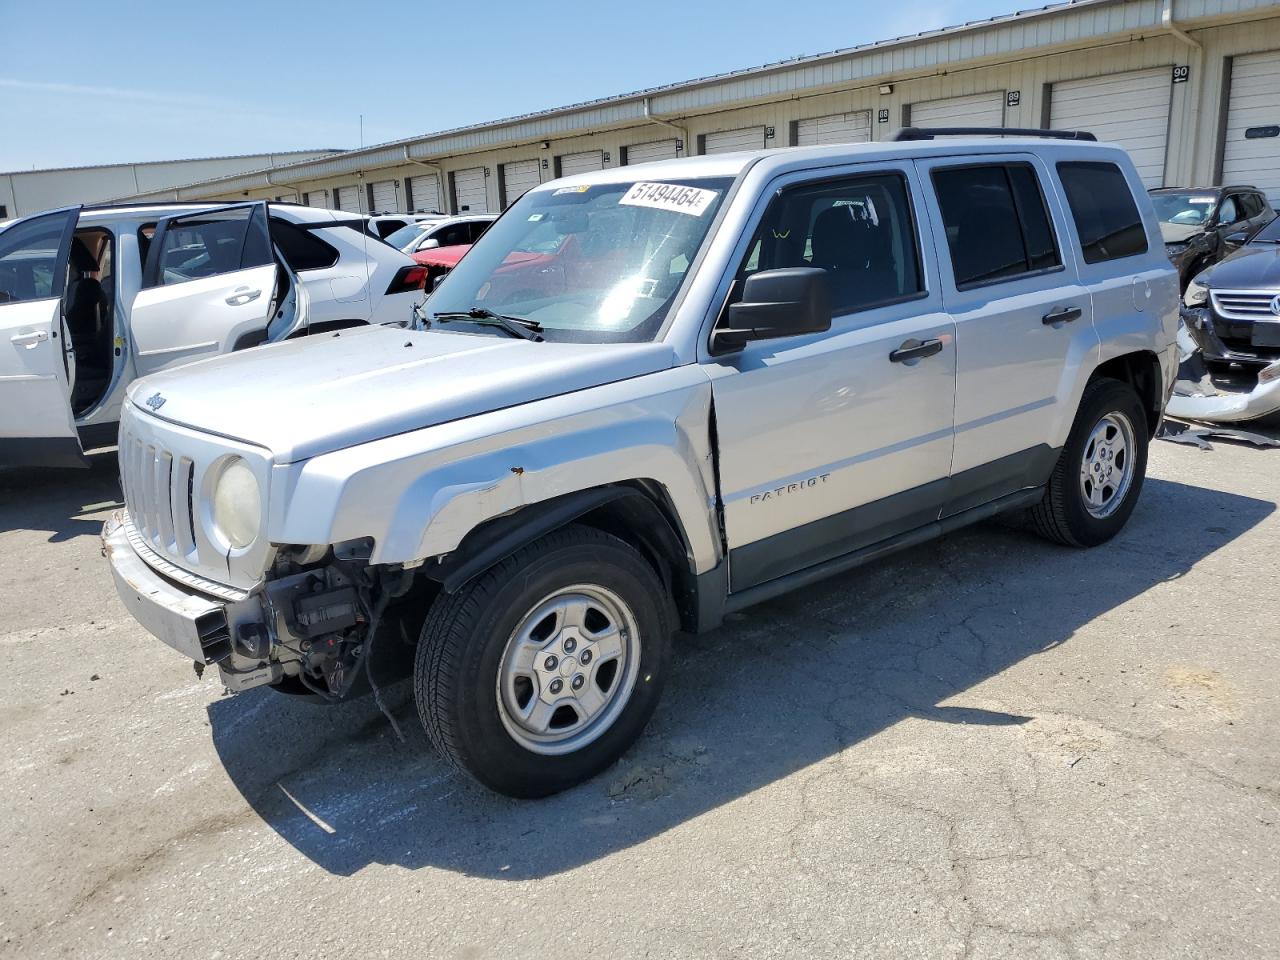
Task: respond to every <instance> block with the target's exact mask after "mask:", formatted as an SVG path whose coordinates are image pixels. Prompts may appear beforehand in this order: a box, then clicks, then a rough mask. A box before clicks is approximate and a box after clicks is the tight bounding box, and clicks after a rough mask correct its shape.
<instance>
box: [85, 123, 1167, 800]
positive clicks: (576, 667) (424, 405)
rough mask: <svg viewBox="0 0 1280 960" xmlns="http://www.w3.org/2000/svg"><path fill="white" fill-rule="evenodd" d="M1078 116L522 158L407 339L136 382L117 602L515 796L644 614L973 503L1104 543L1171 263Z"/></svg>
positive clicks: (748, 594)
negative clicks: (398, 724) (561, 166)
mask: <svg viewBox="0 0 1280 960" xmlns="http://www.w3.org/2000/svg"><path fill="white" fill-rule="evenodd" d="M951 132H954V131H951ZM1091 139H1092V138H1090V137H1088V136H1087V135H1074V136H1070V135H1063V134H1052V133H1050V132H1045V133H1044V134H1043V135H1041V136H1040V137H1005V138H996V137H987V136H959V137H946V138H936V139H935V138H932V137H931V136H930V135H929V134H927V133H920V132H915V133H909V134H908V138H905V139H903V140H901V141H899V142H886V143H874V144H861V145H845V146H836V147H818V148H802V149H791V150H775V151H765V152H755V153H741V154H731V155H721V156H708V157H695V158H690V159H682V160H673V161H668V162H664V163H658V164H649V165H640V166H634V167H632V166H627V167H621V168H617V169H610V170H602V171H597V172H594V173H590V174H586V175H583V176H577V177H572V178H568V179H565V180H558V181H555V182H554V183H547V184H544V185H542V186H541V187H539V188H537V189H535V190H533V191H531V192H529V193H527V194H525V195H524V196H523V197H522V198H521V199H520V200H519V201H518V202H517V203H516V204H515V205H514V206H513V207H511V209H509V210H508V211H507V212H506V213H505V214H504V215H503V216H502V218H501V219H500V220H498V221H497V222H496V223H495V224H494V225H493V226H492V227H491V228H490V229H489V231H488V232H487V233H486V234H485V235H484V237H483V238H481V239H480V241H479V242H478V243H477V244H476V246H475V247H474V248H473V249H472V251H471V252H470V253H469V254H468V255H467V256H466V257H465V258H464V259H463V260H462V261H461V262H460V263H459V265H458V266H457V268H456V269H454V271H453V272H452V273H451V274H449V275H448V277H447V278H446V279H445V280H444V282H443V284H442V285H441V286H440V287H439V288H438V289H437V290H436V291H435V292H434V293H433V294H432V296H431V297H430V299H429V300H428V301H427V302H426V304H425V306H424V307H423V308H422V309H421V311H420V313H421V316H420V317H419V321H418V323H417V329H410V330H406V329H400V328H389V327H386V328H370V329H361V330H343V331H340V332H337V333H333V334H329V335H325V336H323V337H318V338H310V339H307V340H299V341H294V342H287V343H282V344H278V345H272V346H264V347H259V348H255V349H252V350H248V351H245V352H243V353H240V354H236V355H234V356H227V357H222V358H218V359H213V360H209V361H206V362H202V363H199V364H195V365H193V366H190V367H186V368H184V369H181V370H176V371H173V372H171V373H162V374H160V375H157V376H153V377H149V378H147V379H145V380H143V381H140V382H138V383H137V384H135V385H134V387H133V389H132V391H131V394H130V398H129V402H128V403H126V405H125V406H126V409H125V411H124V414H123V417H122V420H121V425H120V453H119V457H120V468H121V473H122V476H123V484H124V491H125V503H126V509H125V510H123V511H121V512H119V513H118V514H117V515H116V516H114V517H113V518H112V519H111V521H110V522H109V523H108V524H107V526H106V529H105V531H104V534H103V536H104V540H105V545H106V552H107V554H108V555H109V557H110V564H111V568H112V571H113V573H114V576H115V581H116V584H117V587H118V590H119V593H120V596H121V598H122V599H123V601H124V603H125V605H126V606H127V607H128V608H129V610H130V611H131V612H132V613H133V615H134V616H135V617H136V618H137V619H138V621H139V622H140V623H141V624H142V625H143V626H144V627H146V629H148V630H149V631H150V632H152V633H153V634H155V635H156V636H157V637H159V638H160V639H161V640H163V641H164V642H165V643H167V644H168V645H170V646H172V647H173V648H175V649H176V650H178V651H179V652H181V653H182V654H183V655H185V656H187V657H189V658H191V659H192V660H194V661H195V663H196V665H197V669H200V668H202V667H203V666H204V665H206V664H216V665H217V667H218V669H219V672H220V674H221V677H222V680H223V682H224V683H225V684H226V686H227V687H228V688H230V689H231V690H233V691H241V690H246V689H248V688H251V687H255V686H259V685H267V684H269V685H271V686H272V687H274V688H275V689H277V690H279V691H281V692H284V693H293V694H305V695H309V696H311V697H314V698H320V699H323V700H329V701H337V700H342V699H345V698H349V697H352V696H355V695H359V694H361V693H365V692H368V691H369V690H370V689H372V691H373V693H374V694H375V696H376V695H377V693H378V690H379V687H380V685H381V684H383V683H386V682H388V681H390V680H392V679H395V678H396V677H398V676H404V675H406V674H408V673H412V676H413V680H414V688H415V691H416V695H417V696H416V699H417V706H418V711H419V713H420V715H421V719H422V722H423V724H424V725H425V727H426V730H427V732H428V734H429V735H430V738H431V740H432V742H433V743H434V744H435V746H436V747H437V748H438V749H439V750H440V752H441V753H443V754H444V755H445V756H446V757H448V758H449V759H450V760H451V761H452V762H453V763H455V764H457V765H458V766H459V767H461V768H462V769H463V770H465V771H466V772H468V773H469V774H471V775H472V776H474V777H475V778H476V779H477V780H479V781H480V782H482V783H484V784H486V785H487V786H489V787H490V788H492V789H494V790H498V791H501V792H503V793H506V794H510V795H514V796H525V797H532V796H543V795H546V794H550V793H553V792H555V791H558V790H562V789H564V788H566V787H569V786H571V785H573V784H576V783H578V782H580V781H582V780H583V779H585V778H587V777H590V776H592V775H593V774H595V773H597V772H598V771H600V770H601V769H602V768H604V767H605V766H606V765H608V764H609V763H611V762H612V761H614V760H615V759H616V758H617V757H618V756H619V755H620V754H621V753H622V752H623V751H624V750H625V749H626V748H627V746H628V745H629V744H630V743H631V742H632V741H633V740H634V739H635V738H636V737H637V736H638V735H639V733H640V731H641V729H642V728H643V727H644V725H645V723H646V721H647V720H648V718H649V716H650V715H651V714H652V713H653V710H654V708H655V705H656V704H657V701H658V697H659V693H660V691H661V689H662V686H663V682H664V680H665V679H666V676H667V673H668V671H669V670H671V669H672V662H671V656H670V651H671V637H672V634H673V632H674V631H676V630H684V631H701V630H709V629H712V628H714V627H715V626H716V625H717V624H719V623H720V622H721V620H722V618H723V616H724V615H725V613H726V612H728V611H734V610H738V609H741V608H743V607H746V606H748V605H750V604H753V603H757V602H759V601H761V600H765V599H768V598H770V597H773V596H776V595H778V594H780V593H782V592H783V591H787V590H791V589H793V588H796V587H802V586H804V585H805V584H808V583H811V582H813V581H815V580H818V579H819V578H822V577H827V576H830V575H833V574H840V573H843V572H845V571H848V570H850V569H851V568H853V567H855V566H857V565H858V564H860V563H862V562H864V561H866V560H868V559H871V558H874V557H879V556H881V555H883V554H885V553H886V552H888V551H889V550H891V549H895V548H899V547H905V546H909V545H911V544H916V543H920V542H921V541H923V540H926V539H928V538H930V537H934V536H937V535H939V534H943V533H946V532H948V531H950V530H954V529H956V528H957V527H961V526H963V525H965V524H968V523H972V522H974V521H975V520H979V519H981V518H984V517H989V516H991V515H992V514H995V513H997V512H999V511H1004V510H1026V511H1028V512H1029V514H1030V517H1031V518H1032V522H1033V523H1034V525H1035V527H1036V528H1037V529H1038V530H1039V531H1040V532H1041V533H1043V534H1044V535H1046V536H1048V537H1050V538H1052V539H1054V540H1057V541H1059V542H1061V543H1063V544H1068V545H1070V546H1075V547H1091V546H1095V545H1097V544H1101V543H1103V542H1104V541H1106V540H1108V539H1109V538H1111V537H1113V536H1114V535H1115V534H1116V533H1117V532H1118V531H1119V530H1120V529H1121V527H1123V526H1124V524H1125V522H1126V521H1127V520H1128V518H1129V515H1130V513H1132V511H1133V509H1134V505H1135V503H1136V501H1137V499H1138V495H1139V493H1140V491H1141V489H1142V482H1143V476H1144V473H1145V468H1146V462H1147V443H1148V440H1149V438H1150V437H1152V436H1153V434H1154V432H1155V430H1156V428H1157V425H1158V422H1159V420H1160V417H1161V414H1162V411H1163V408H1164V405H1165V402H1166V400H1167V397H1168V393H1169V390H1170V387H1171V385H1172V383H1173V379H1174V370H1175V358H1176V347H1175V338H1176V333H1177V323H1178V276H1177V272H1176V271H1175V270H1174V268H1173V266H1172V265H1171V264H1170V262H1169V260H1168V258H1167V257H1166V255H1165V249H1164V244H1163V242H1162V240H1161V236H1160V230H1159V225H1158V223H1157V221H1156V217H1155V213H1154V211H1153V209H1152V207H1151V204H1150V201H1149V200H1148V198H1147V195H1146V192H1145V190H1144V189H1143V187H1142V183H1141V181H1140V180H1139V178H1138V175H1137V173H1136V171H1135V169H1134V166H1133V164H1132V162H1131V161H1130V159H1129V157H1128V156H1127V155H1126V154H1125V153H1124V151H1123V150H1121V149H1118V148H1116V147H1111V146H1105V145H1099V144H1096V143H1092V142H1089V141H1090V140H1091ZM379 702H381V699H379Z"/></svg>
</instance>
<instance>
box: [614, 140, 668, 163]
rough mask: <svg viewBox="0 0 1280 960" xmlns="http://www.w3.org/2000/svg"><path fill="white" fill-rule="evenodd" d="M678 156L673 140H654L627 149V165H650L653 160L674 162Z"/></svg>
mask: <svg viewBox="0 0 1280 960" xmlns="http://www.w3.org/2000/svg"><path fill="white" fill-rule="evenodd" d="M678 156H680V150H679V148H678V147H677V146H676V141H675V140H654V141H653V142H651V143H637V144H634V145H632V146H630V147H627V164H628V165H630V164H633V163H650V162H652V161H654V160H674V159H675V158H676V157H678Z"/></svg>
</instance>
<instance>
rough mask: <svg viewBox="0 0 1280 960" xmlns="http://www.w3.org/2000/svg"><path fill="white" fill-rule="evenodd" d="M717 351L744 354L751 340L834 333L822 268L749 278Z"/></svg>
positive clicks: (719, 330) (728, 313) (727, 317)
mask: <svg viewBox="0 0 1280 960" xmlns="http://www.w3.org/2000/svg"><path fill="white" fill-rule="evenodd" d="M722 323H723V326H721V327H719V328H717V330H716V331H715V334H714V338H713V340H712V346H713V348H714V349H715V350H716V351H717V352H727V351H729V350H740V349H742V347H743V346H744V345H745V344H746V343H747V342H748V341H750V340H773V339H776V338H778V337H794V336H797V335H799V334H803V333H821V332H822V331H823V330H830V329H831V279H830V277H829V276H828V275H827V271H825V270H823V269H821V268H820V267H784V268H782V269H780V270H762V271H760V272H759V273H753V274H752V275H751V276H749V277H747V280H746V283H744V284H743V287H742V299H741V300H739V301H738V302H737V303H731V304H729V309H728V310H727V311H725V316H724V318H723V319H722Z"/></svg>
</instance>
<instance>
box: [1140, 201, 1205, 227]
mask: <svg viewBox="0 0 1280 960" xmlns="http://www.w3.org/2000/svg"><path fill="white" fill-rule="evenodd" d="M1151 202H1152V203H1154V204H1155V206H1156V217H1157V218H1158V219H1159V220H1160V222H1161V223H1172V224H1175V225H1177V226H1180V227H1196V226H1199V225H1200V224H1202V223H1208V222H1209V216H1210V214H1212V213H1213V208H1214V207H1215V206H1217V203H1218V198H1217V197H1214V196H1211V195H1209V194H1207V193H1153V194H1152V195H1151Z"/></svg>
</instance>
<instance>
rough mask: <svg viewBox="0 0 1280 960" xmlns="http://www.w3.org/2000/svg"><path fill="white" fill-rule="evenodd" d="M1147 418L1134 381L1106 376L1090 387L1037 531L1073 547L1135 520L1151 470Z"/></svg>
mask: <svg viewBox="0 0 1280 960" xmlns="http://www.w3.org/2000/svg"><path fill="white" fill-rule="evenodd" d="M1147 443H1148V433H1147V419H1146V413H1145V411H1144V410H1143V408H1142V402H1141V400H1139V399H1138V395H1137V393H1135V392H1134V390H1133V387H1131V386H1130V385H1129V384H1127V383H1122V382H1120V381H1119V380H1111V379H1108V378H1100V379H1097V380H1093V381H1091V382H1090V383H1089V385H1088V386H1087V387H1085V391H1084V396H1083V397H1082V398H1081V400H1080V409H1079V412H1078V413H1077V414H1076V420H1075V423H1074V424H1073V425H1072V427H1071V434H1070V435H1069V436H1068V438H1067V443H1066V446H1065V447H1063V449H1062V454H1061V455H1060V456H1059V458H1058V463H1057V466H1055V467H1054V471H1053V475H1052V476H1051V477H1050V478H1049V484H1048V486H1047V488H1046V490H1045V495H1044V499H1043V500H1041V501H1040V503H1038V504H1037V505H1036V506H1034V507H1032V509H1031V518H1032V521H1033V522H1034V524H1035V527H1036V530H1037V532H1039V533H1040V534H1041V535H1043V536H1045V537H1048V538H1049V539H1051V540H1056V541H1057V542H1058V543H1062V544H1066V545H1068V546H1073V547H1093V546H1097V545H1098V544H1101V543H1105V542H1106V541H1108V540H1110V539H1111V538H1112V537H1114V536H1115V535H1116V534H1117V533H1119V532H1120V530H1121V529H1122V528H1123V527H1124V525H1125V523H1126V522H1128V520H1129V515H1130V514H1131V513H1133V508H1134V506H1135V505H1136V503H1137V500H1138V494H1139V493H1140V492H1141V490H1142V482H1143V480H1144V478H1145V477H1146V473H1147Z"/></svg>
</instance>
